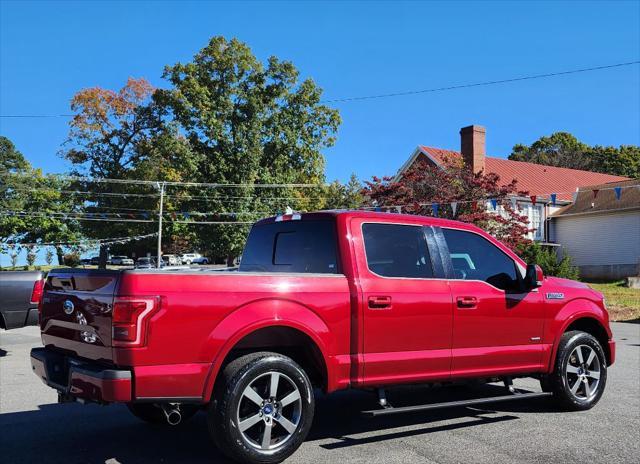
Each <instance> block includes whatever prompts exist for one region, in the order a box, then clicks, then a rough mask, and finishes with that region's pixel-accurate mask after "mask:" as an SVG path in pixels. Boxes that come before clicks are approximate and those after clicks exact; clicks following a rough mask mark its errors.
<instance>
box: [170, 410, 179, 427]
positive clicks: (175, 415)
mask: <svg viewBox="0 0 640 464" xmlns="http://www.w3.org/2000/svg"><path fill="white" fill-rule="evenodd" d="M181 421H182V414H180V411H171V412H170V413H168V414H167V422H168V423H169V425H178V424H179V423H180V422H181Z"/></svg>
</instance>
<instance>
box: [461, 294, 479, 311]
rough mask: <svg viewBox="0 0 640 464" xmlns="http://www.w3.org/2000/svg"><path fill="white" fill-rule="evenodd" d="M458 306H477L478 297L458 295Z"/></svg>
mask: <svg viewBox="0 0 640 464" xmlns="http://www.w3.org/2000/svg"><path fill="white" fill-rule="evenodd" d="M456 301H457V303H458V308H462V309H474V308H476V307H477V306H478V299H477V298H476V297H475V296H459V297H458V298H457V299H456Z"/></svg>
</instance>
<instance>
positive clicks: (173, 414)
mask: <svg viewBox="0 0 640 464" xmlns="http://www.w3.org/2000/svg"><path fill="white" fill-rule="evenodd" d="M162 412H164V417H165V418H166V419H167V424H169V425H178V424H179V423H180V422H182V413H181V412H180V406H178V405H177V404H163V405H162Z"/></svg>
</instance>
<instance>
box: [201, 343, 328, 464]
mask: <svg viewBox="0 0 640 464" xmlns="http://www.w3.org/2000/svg"><path fill="white" fill-rule="evenodd" d="M314 407H315V403H314V397H313V390H312V386H311V382H310V381H309V378H308V377H307V375H306V373H305V372H304V371H303V370H302V368H301V367H300V366H299V365H298V364H296V363H295V362H294V361H293V360H292V359H290V358H288V357H286V356H283V355H281V354H277V353H269V352H261V353H254V354H250V355H247V356H243V357H241V358H238V359H236V360H235V361H233V362H231V363H230V364H229V365H228V366H227V367H226V368H225V370H224V372H223V374H222V377H221V379H220V381H219V382H218V384H217V385H216V392H215V394H214V401H212V403H211V405H210V408H209V413H208V419H209V430H210V432H211V434H212V436H213V439H214V441H215V442H216V444H217V445H218V448H219V449H220V450H221V451H223V452H224V453H225V454H227V455H228V456H229V457H230V458H232V459H234V460H237V461H240V462H245V463H252V464H254V463H255V464H258V463H260V464H273V463H279V462H282V461H283V460H285V459H286V458H287V457H289V456H291V454H293V453H294V452H295V451H296V449H298V447H299V446H300V445H301V444H302V442H303V441H304V439H305V438H306V436H307V434H308V433H309V429H310V428H311V422H312V420H313V413H314Z"/></svg>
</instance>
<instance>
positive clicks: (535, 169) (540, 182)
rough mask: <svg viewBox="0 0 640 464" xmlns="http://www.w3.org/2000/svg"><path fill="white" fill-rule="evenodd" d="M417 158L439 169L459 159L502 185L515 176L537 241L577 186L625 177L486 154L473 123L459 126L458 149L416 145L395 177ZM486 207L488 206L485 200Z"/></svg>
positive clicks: (519, 201)
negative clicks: (492, 176) (486, 173)
mask: <svg viewBox="0 0 640 464" xmlns="http://www.w3.org/2000/svg"><path fill="white" fill-rule="evenodd" d="M419 160H424V161H427V162H428V163H430V164H433V165H435V166H438V167H441V168H442V169H445V166H446V165H447V163H448V162H450V161H454V162H455V161H460V160H462V161H463V162H464V164H465V165H466V166H468V167H469V168H471V169H473V171H474V172H479V171H484V172H492V173H495V174H497V175H498V176H499V177H500V183H501V184H505V185H506V184H509V183H510V182H511V181H512V180H513V179H515V180H517V181H518V189H519V190H521V191H527V192H528V193H529V196H527V197H517V198H516V201H517V204H518V208H519V210H520V213H521V214H523V215H525V216H527V218H528V219H529V227H530V229H532V230H533V232H532V233H531V234H530V238H531V239H534V240H537V241H540V242H548V241H549V232H548V227H547V224H548V219H549V217H550V215H551V214H553V213H554V212H556V211H557V210H559V209H560V208H561V207H564V206H566V205H569V204H571V203H573V201H574V200H573V198H574V197H575V195H576V192H577V191H578V189H580V188H585V187H587V186H591V185H597V184H606V183H610V182H620V181H626V180H629V179H628V178H626V177H621V176H612V175H610V174H601V173H597V172H590V171H582V170H578V169H568V168H560V167H556V166H545V165H542V164H535V163H526V162H522V161H511V160H508V159H504V158H497V157H493V156H486V129H485V128H484V127H482V126H477V125H473V126H467V127H463V128H462V129H460V151H455V150H449V149H442V148H434V147H429V146H424V145H419V146H418V147H417V148H416V149H415V150H414V151H413V153H412V154H411V156H410V157H409V159H408V160H407V161H406V162H405V163H404V164H403V165H402V167H401V168H400V169H399V171H398V173H397V174H396V177H395V180H398V179H399V178H401V177H402V174H403V173H404V172H406V171H407V170H408V169H409V168H410V167H411V166H413V164H414V163H416V162H418V161H419ZM487 207H488V208H490V207H491V206H490V205H489V204H488V205H487Z"/></svg>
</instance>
